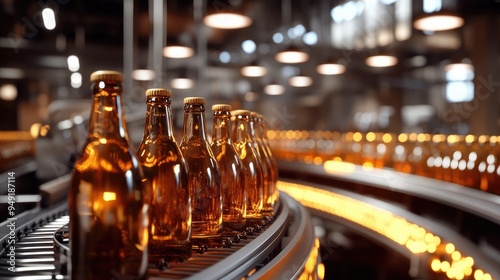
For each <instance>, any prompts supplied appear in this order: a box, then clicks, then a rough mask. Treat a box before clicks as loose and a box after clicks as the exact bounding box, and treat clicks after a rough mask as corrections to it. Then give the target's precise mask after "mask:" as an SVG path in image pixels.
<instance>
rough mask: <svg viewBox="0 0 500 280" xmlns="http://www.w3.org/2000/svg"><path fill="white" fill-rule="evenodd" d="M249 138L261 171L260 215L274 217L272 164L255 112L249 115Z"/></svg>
mask: <svg viewBox="0 0 500 280" xmlns="http://www.w3.org/2000/svg"><path fill="white" fill-rule="evenodd" d="M249 132H250V137H251V138H252V142H253V144H254V147H255V151H256V152H257V156H258V158H259V162H260V166H261V169H262V177H263V181H264V185H263V188H264V189H263V198H262V214H263V215H265V216H267V217H272V216H273V215H274V195H273V192H274V191H273V188H274V172H273V170H272V168H273V167H272V163H271V161H270V158H269V156H268V154H267V150H266V149H265V148H264V144H263V142H262V138H261V137H260V136H261V135H260V134H261V133H260V125H259V117H258V114H257V113H256V112H251V114H250V130H249Z"/></svg>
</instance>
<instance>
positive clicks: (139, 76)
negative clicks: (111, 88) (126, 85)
mask: <svg viewBox="0 0 500 280" xmlns="http://www.w3.org/2000/svg"><path fill="white" fill-rule="evenodd" d="M155 78H156V73H155V71H153V70H149V69H135V70H134V71H132V79H134V80H137V81H152V80H154V79H155Z"/></svg>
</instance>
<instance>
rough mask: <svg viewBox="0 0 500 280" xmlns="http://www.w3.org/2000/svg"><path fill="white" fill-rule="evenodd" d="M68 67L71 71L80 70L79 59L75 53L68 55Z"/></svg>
mask: <svg viewBox="0 0 500 280" xmlns="http://www.w3.org/2000/svg"><path fill="white" fill-rule="evenodd" d="M68 69H69V71H71V72H76V71H78V70H80V60H79V59H78V56H76V55H70V56H68Z"/></svg>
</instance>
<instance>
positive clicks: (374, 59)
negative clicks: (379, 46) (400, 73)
mask: <svg viewBox="0 0 500 280" xmlns="http://www.w3.org/2000/svg"><path fill="white" fill-rule="evenodd" d="M365 63H366V65H368V66H370V67H378V68H383V67H391V66H394V65H396V64H398V58H397V57H395V56H393V55H389V54H377V55H372V56H369V57H367V58H366V59H365Z"/></svg>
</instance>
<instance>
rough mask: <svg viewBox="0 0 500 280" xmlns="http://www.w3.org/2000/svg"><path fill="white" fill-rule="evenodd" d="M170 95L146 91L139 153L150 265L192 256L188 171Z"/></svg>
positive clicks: (161, 90) (158, 90)
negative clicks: (146, 201) (145, 192)
mask: <svg viewBox="0 0 500 280" xmlns="http://www.w3.org/2000/svg"><path fill="white" fill-rule="evenodd" d="M171 96H172V93H171V92H170V91H169V90H166V89H163V88H156V89H148V90H147V91H146V121H145V126H144V136H143V139H142V141H141V143H140V145H139V149H138V151H137V154H138V156H139V161H140V163H141V166H142V170H143V171H144V176H145V177H146V178H147V180H146V188H147V190H148V193H149V195H150V197H149V205H150V211H149V222H150V226H149V231H150V232H149V248H148V251H149V258H150V262H151V260H155V262H156V261H159V260H161V259H164V260H166V261H182V260H185V259H187V258H189V257H190V256H191V243H190V235H191V197H190V193H189V185H188V184H189V181H188V171H187V164H186V161H185V160H184V157H183V155H182V153H181V150H180V149H179V147H178V145H177V142H176V140H175V137H174V133H173V124H172V110H171V108H170V104H171Z"/></svg>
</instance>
